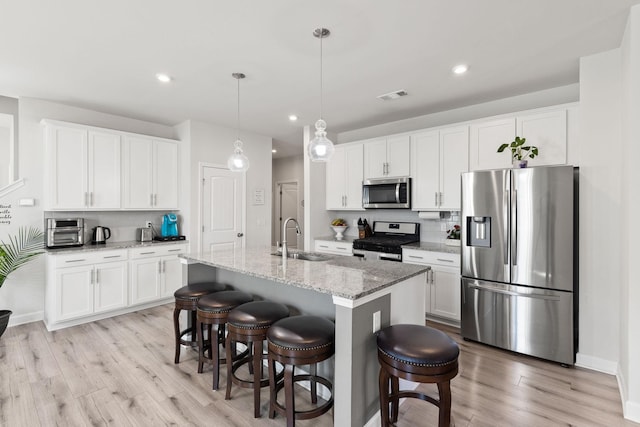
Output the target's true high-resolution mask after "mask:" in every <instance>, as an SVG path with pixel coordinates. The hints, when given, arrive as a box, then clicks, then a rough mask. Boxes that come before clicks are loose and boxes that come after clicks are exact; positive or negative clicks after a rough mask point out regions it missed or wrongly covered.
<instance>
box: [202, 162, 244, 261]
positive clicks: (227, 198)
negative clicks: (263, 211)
mask: <svg viewBox="0 0 640 427" xmlns="http://www.w3.org/2000/svg"><path fill="white" fill-rule="evenodd" d="M243 184H244V174H240V173H238V172H231V171H230V170H228V169H223V168H216V167H210V166H204V167H203V181H202V197H201V199H200V200H202V240H201V242H202V244H201V250H202V251H205V252H206V251H211V250H218V249H229V250H234V249H236V248H241V247H242V246H243V245H244V224H243V223H242V209H243V206H242V205H243V197H242V189H243V187H244V185H243Z"/></svg>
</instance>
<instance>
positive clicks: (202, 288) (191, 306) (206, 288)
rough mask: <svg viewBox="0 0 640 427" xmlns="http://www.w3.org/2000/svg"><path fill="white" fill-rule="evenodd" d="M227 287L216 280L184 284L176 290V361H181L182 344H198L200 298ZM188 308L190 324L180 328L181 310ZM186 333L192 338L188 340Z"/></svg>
mask: <svg viewBox="0 0 640 427" xmlns="http://www.w3.org/2000/svg"><path fill="white" fill-rule="evenodd" d="M225 288H226V286H225V285H223V284H221V283H216V282H204V283H192V284H191V285H187V286H183V287H181V288H180V289H178V290H177V291H175V292H174V294H173V296H174V297H175V299H176V300H175V308H174V309H173V330H174V332H175V337H176V355H175V359H174V363H179V362H180V345H188V346H191V347H197V346H198V339H197V336H196V335H197V328H196V320H197V319H196V311H197V308H198V300H199V299H200V298H201V297H203V296H204V295H208V294H211V293H214V292H219V291H223V290H224V289H225ZM182 310H186V311H188V312H189V313H188V314H189V316H190V317H191V322H190V325H189V326H188V327H187V328H186V329H184V330H183V331H181V330H180V312H181V311H182ZM186 334H191V340H189V341H187V340H186V339H184V338H183V337H184V336H185V335H186Z"/></svg>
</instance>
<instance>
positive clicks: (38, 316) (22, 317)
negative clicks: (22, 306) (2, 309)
mask: <svg viewBox="0 0 640 427" xmlns="http://www.w3.org/2000/svg"><path fill="white" fill-rule="evenodd" d="M40 320H44V311H35V312H33V313H26V314H18V315H16V314H12V315H11V317H9V324H8V325H7V326H8V327H11V326H18V325H24V324H25V323H32V322H38V321H40Z"/></svg>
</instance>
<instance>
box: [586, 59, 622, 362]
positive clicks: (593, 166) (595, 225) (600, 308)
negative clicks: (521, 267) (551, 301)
mask: <svg viewBox="0 0 640 427" xmlns="http://www.w3.org/2000/svg"><path fill="white" fill-rule="evenodd" d="M619 81H620V49H615V50H612V51H609V52H604V53H600V54H597V55H592V56H589V57H585V58H582V59H581V61H580V107H579V109H578V110H579V115H580V123H581V127H580V131H579V139H580V203H579V213H580V219H579V220H580V233H579V238H580V246H579V251H580V260H579V263H580V267H579V268H580V293H579V310H580V311H579V352H578V355H577V363H578V364H579V365H582V366H586V367H590V368H593V369H598V370H602V371H605V372H609V373H615V371H616V364H617V361H618V359H619V344H620V321H619V315H618V313H619V312H620V283H621V276H620V272H621V260H620V255H621V254H620V238H619V237H617V236H618V235H619V234H622V233H617V232H616V229H617V228H618V226H619V227H620V228H622V224H620V225H618V224H617V222H618V219H619V218H614V217H613V216H612V214H613V213H616V212H617V213H619V212H620V209H621V203H622V193H621V190H620V186H621V175H620V169H621V167H622V164H621V160H622V159H621V156H620V148H621V141H620V137H621V134H620V132H621V128H620V126H621V122H620V107H621V106H620V96H621V87H620V84H619ZM615 217H618V215H615ZM614 236H615V237H614Z"/></svg>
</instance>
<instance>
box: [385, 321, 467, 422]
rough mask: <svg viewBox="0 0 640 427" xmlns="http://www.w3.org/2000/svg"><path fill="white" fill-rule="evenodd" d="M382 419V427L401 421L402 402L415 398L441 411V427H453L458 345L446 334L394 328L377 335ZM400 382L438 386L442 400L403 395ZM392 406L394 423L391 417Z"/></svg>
mask: <svg viewBox="0 0 640 427" xmlns="http://www.w3.org/2000/svg"><path fill="white" fill-rule="evenodd" d="M377 341H378V361H379V362H380V377H379V380H380V416H381V418H382V427H388V426H389V425H390V424H391V423H395V422H397V421H398V406H399V400H400V398H404V397H413V398H417V399H421V400H424V401H427V402H430V403H432V404H434V405H436V406H437V407H438V426H439V427H449V425H450V424H451V387H450V385H451V384H450V382H451V379H452V378H454V377H455V376H456V375H457V374H458V355H459V354H460V349H459V347H458V344H456V342H455V341H454V340H453V339H451V338H450V337H449V336H448V335H447V334H445V333H444V332H441V331H439V330H437V329H434V328H430V327H428V326H421V325H393V326H389V327H387V328H384V329H382V330H381V331H379V332H378V337H377ZM398 378H403V379H405V380H409V381H413V382H418V383H435V384H437V386H438V394H439V400H436V399H434V398H432V397H431V396H427V395H426V394H424V393H419V392H415V391H400V389H399V381H398ZM389 405H391V419H390V414H389Z"/></svg>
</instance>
